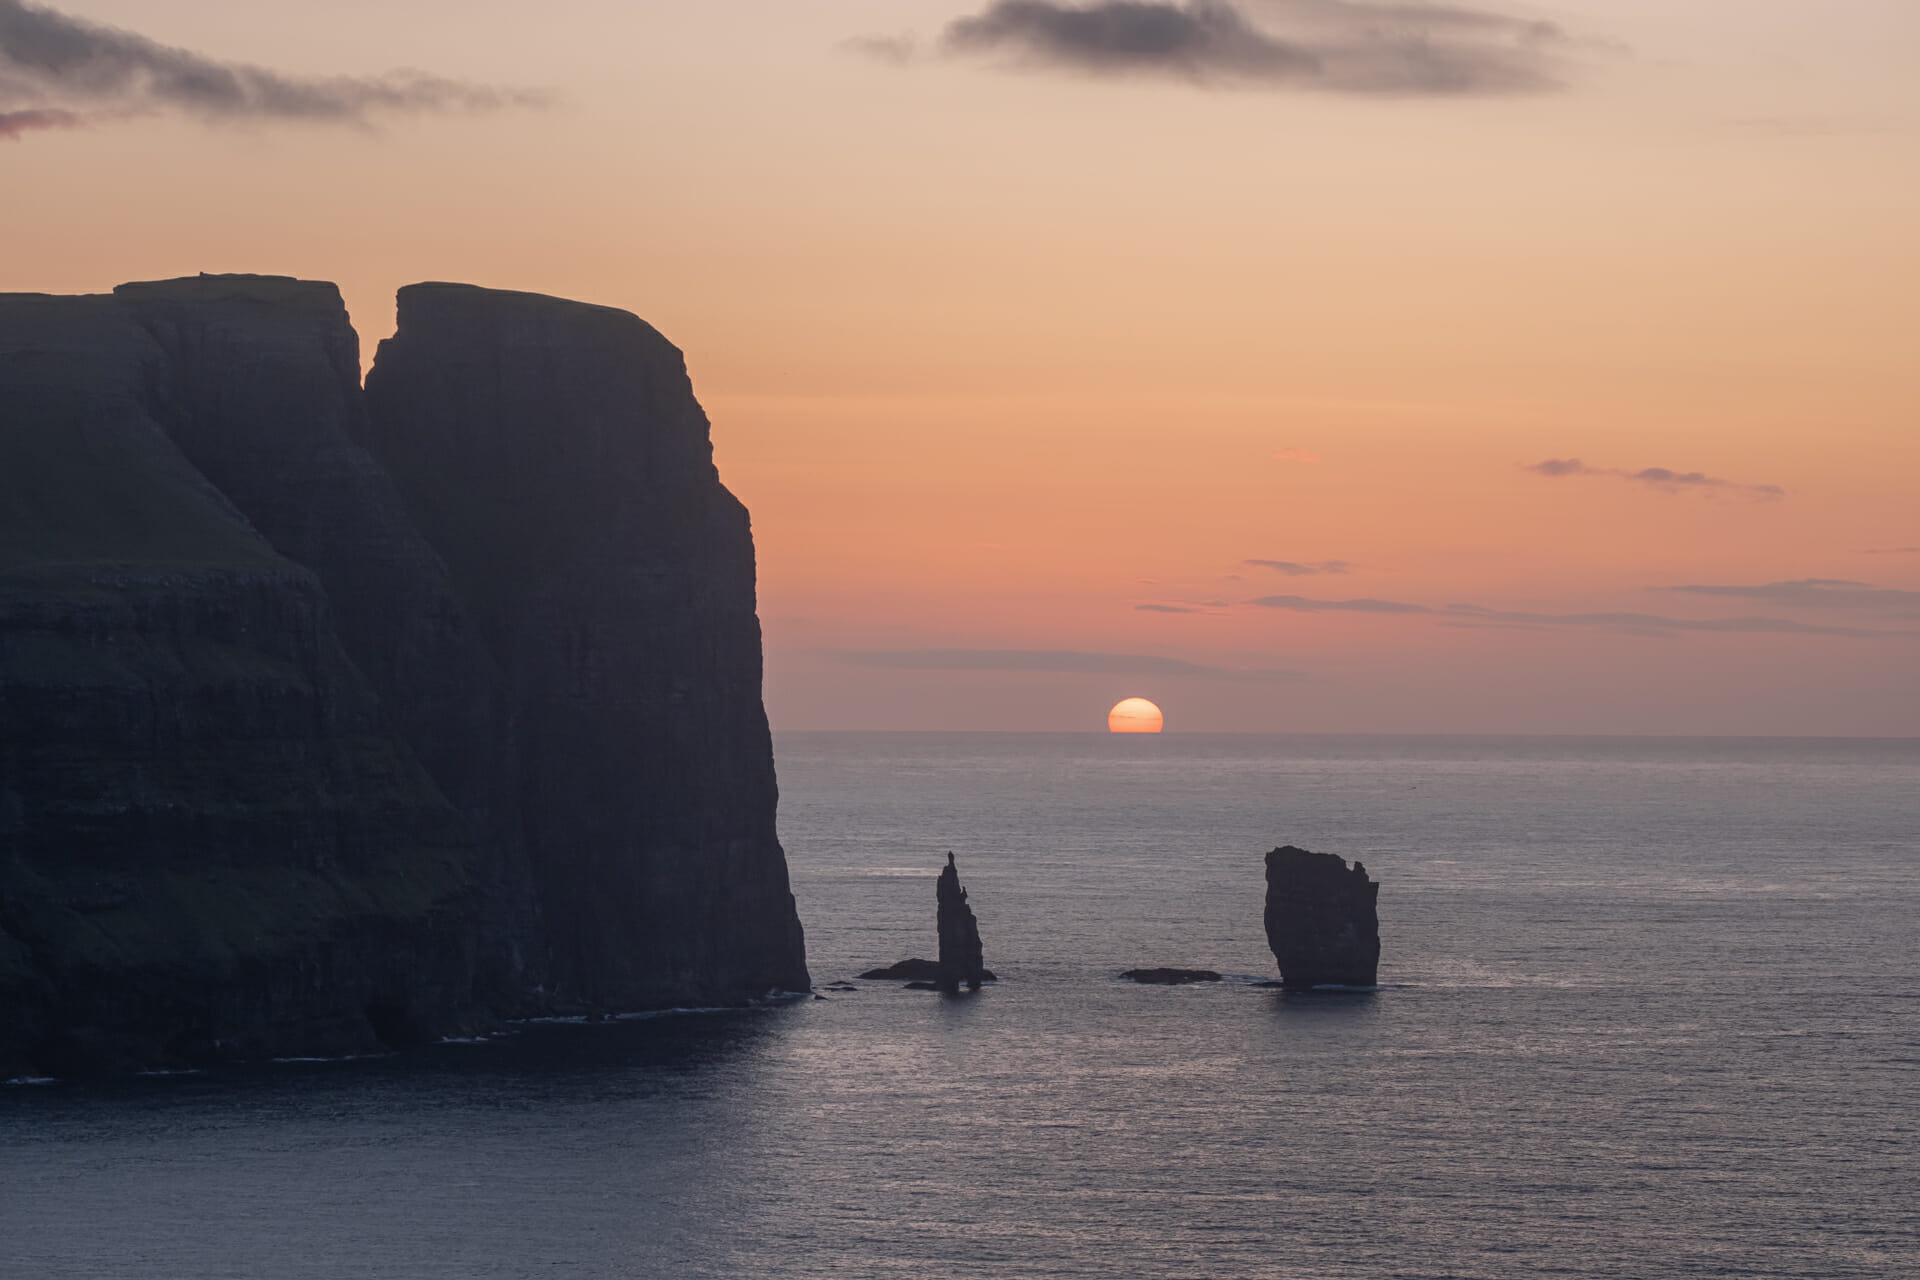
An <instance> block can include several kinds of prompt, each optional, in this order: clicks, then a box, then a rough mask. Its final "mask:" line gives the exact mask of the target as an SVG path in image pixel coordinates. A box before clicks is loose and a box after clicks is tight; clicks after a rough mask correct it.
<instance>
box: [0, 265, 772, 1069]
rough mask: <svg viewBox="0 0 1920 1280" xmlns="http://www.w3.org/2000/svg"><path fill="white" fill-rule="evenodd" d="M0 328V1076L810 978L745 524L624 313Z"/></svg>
mask: <svg viewBox="0 0 1920 1280" xmlns="http://www.w3.org/2000/svg"><path fill="white" fill-rule="evenodd" d="M375 375H376V376H372V377H370V378H369V384H368V390H367V391H366V392H365V393H363V392H362V389H361V387H360V385H359V356H358V339H357V337H356V336H355V334H354V332H353V329H352V327H351V325H350V323H349V322H348V319H347V316H346V313H345V310H344V308H343V307H342V305H341V303H340V298H339V294H338V291H337V290H335V289H334V288H333V287H332V286H331V285H325V284H318V283H312V282H302V281H294V280H285V279H278V278H272V277H248V276H242V277H200V278H198V279H193V280H179V281H165V282H159V283H153V284H140V285H129V286H123V287H122V288H121V289H119V290H117V291H116V292H115V294H114V295H113V296H111V297H108V296H93V297H79V298H54V297H47V296H43V295H0V405H4V407H5V412H4V413H0V1009H5V1010H6V1011H7V1013H8V1017H6V1018H5V1019H0V1075H21V1074H66V1073H72V1072H82V1071H87V1070H118V1069H125V1068H135V1067H170V1066H181V1065H191V1064H196V1063H200V1062H206V1061H215V1060H220V1059H225V1058H257V1057H272V1056H323V1055H331V1054H337V1053H345V1052H354V1051H364V1050H366V1049H369V1048H375V1047H378V1046H380V1045H382V1044H386V1045H398V1044H411V1043H416V1042H418V1041H420V1040H422V1039H429V1038H436V1037H439V1036H443V1035H452V1034H459V1033H461V1032H464V1031H469V1030H471V1029H473V1028H474V1027H476V1026H479V1025H482V1024H484V1023H485V1022H486V1021H488V1020H489V1019H491V1018H495V1017H499V1016H510V1015H517V1014H523V1013H528V1012H538V1011H542V1010H545V1011H553V1010H556V1009H563V1010H566V1011H568V1012H587V1013H594V1012H601V1013H605V1012H615V1011H620V1010H624V1009H635V1008H644V1007H656V1006H666V1005H682V1004H715V1003H744V1002H745V1001H747V1000H749V999H751V998H753V997H755V996H758V995H760V994H761V993H763V992H765V991H766V990H767V989H768V988H769V987H777V988H780V989H785V990H806V989H807V986H808V980H807V973H806V964H805V953H804V944H803V939H802V935H801V930H800V923H799V919H798V916H797V914H796V913H795V910H794V905H793V898H792V895H791V893H790V891H789V889H788V883H787V873H786V863H785V857H784V854H783V853H782V851H781V849H780V846H779V844H778V841H777V840H776V838H775V836H774V806H775V799H776V793H775V788H774V779H773V762H772V754H771V744H770V739H769V737H768V733H767V726H766V717H765V713H764V711H763V709H762V707H761V703H760V692H759V690H760V639H759V625H758V622H757V620H756V618H755V615H754V580H753V579H754V569H753V548H752V541H751V534H750V531H749V529H748V525H747V518H746V513H745V511H744V509H742V508H741V507H740V505H739V503H737V502H736V501H735V500H734V499H733V498H732V496H731V495H730V494H728V493H727V492H726V490H725V489H724V488H722V487H721V485H720V483H719V479H718V477H717V475H716V474H715V472H714V469H713V466H712V461H711V453H710V446H709V444H708V440H707V426H706V419H705V417H704V415H703V414H702V413H701V411H700V408H699V405H698V404H697V403H696V402H695V401H694V399H693V396H692V391H691V387H690V385H689V384H688V381H687V378H686V373H685V369H684V364H683V362H682V360H681V357H680V354H679V352H678V351H676V350H675V349H674V348H673V347H672V346H671V345H670V344H668V343H667V342H666V341H665V339H663V338H661V337H660V335H659V334H657V333H655V332H654V331H653V330H652V329H650V328H648V327H647V326H646V325H645V324H643V323H642V322H640V321H639V320H638V319H636V318H634V317H633V316H630V315H626V314H625V313H622V312H617V311H611V310H609V309H606V308H601V307H588V306H583V305H580V304H574V303H567V302H562V301H559V300H556V299H549V298H540V297H536V296H533V295H525V294H501V293H495V292H491V291H487V290H479V289H468V288H465V287H463V286H449V285H430V286H416V287H414V288H412V289H409V290H406V291H403V294H402V298H401V306H400V328H399V332H398V333H397V334H396V335H395V337H394V338H393V339H391V340H389V342H388V343H384V344H382V351H381V354H380V358H379V360H378V361H377V362H376V370H375Z"/></svg>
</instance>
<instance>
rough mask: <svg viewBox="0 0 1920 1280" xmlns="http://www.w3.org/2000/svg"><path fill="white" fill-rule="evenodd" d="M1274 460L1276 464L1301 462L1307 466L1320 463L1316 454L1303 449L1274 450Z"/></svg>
mask: <svg viewBox="0 0 1920 1280" xmlns="http://www.w3.org/2000/svg"><path fill="white" fill-rule="evenodd" d="M1273 456H1274V459H1275V460H1276V461H1278V462H1302V463H1307V464H1309V465H1311V464H1313V463H1315V462H1318V461H1320V455H1319V454H1317V453H1308V452H1307V451H1306V450H1305V449H1275V450H1274V451H1273Z"/></svg>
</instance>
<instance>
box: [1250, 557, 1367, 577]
mask: <svg viewBox="0 0 1920 1280" xmlns="http://www.w3.org/2000/svg"><path fill="white" fill-rule="evenodd" d="M1241 563H1242V564H1250V565H1253V566H1255V567H1256V568H1260V569H1272V570H1273V571H1274V572H1275V573H1284V574H1286V575H1287V576H1288V577H1289V578H1307V577H1312V576H1314V575H1316V574H1322V573H1345V572H1347V570H1349V569H1351V568H1352V567H1353V566H1352V565H1350V564H1348V563H1347V562H1346V561H1345V560H1315V561H1311V562H1305V563H1303V562H1301V561H1299V560H1243V561H1241Z"/></svg>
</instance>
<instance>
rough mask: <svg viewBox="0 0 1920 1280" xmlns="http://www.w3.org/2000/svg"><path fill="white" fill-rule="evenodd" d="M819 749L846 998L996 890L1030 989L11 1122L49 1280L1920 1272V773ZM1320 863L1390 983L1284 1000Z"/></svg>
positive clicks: (716, 1020) (1768, 749)
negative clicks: (937, 919)
mask: <svg viewBox="0 0 1920 1280" xmlns="http://www.w3.org/2000/svg"><path fill="white" fill-rule="evenodd" d="M776 751H777V755H778V758H779V768H780V780H781V791H782V799H781V832H782V838H783V840H784V842H785V844H786V847H787V851H788V858H789V862H790V865H791V867H792V872H793V882H794V890H795V893H796V895H797V897H798V899H799V904H800V912H801V917H802V919H803V920H804V921H805V923H806V927H807V940H808V954H809V961H810V965H811V968H812V972H813V977H814V981H815V983H816V984H819V985H821V986H824V985H825V984H826V983H829V982H832V981H834V980H837V979H843V978H849V977H851V976H852V975H854V974H855V973H857V972H859V971H860V970H862V969H866V968H869V967H872V966H875V965H882V964H888V963H891V962H893V961H895V960H900V959H904V958H906V957H908V956H912V955H921V956H931V955H932V954H933V953H934V947H935V943H934V930H933V901H934V897H933V884H934V876H935V874H936V873H937V872H938V870H939V868H940V867H941V866H942V865H943V864H944V862H945V856H946V853H947V852H948V851H949V850H951V851H952V852H953V853H954V854H955V855H956V858H957V860H958V866H959V870H960V874H961V878H962V880H963V881H964V882H965V884H966V885H967V888H968V889H969V891H970V893H971V899H972V905H973V907H974V909H975V911H976V913H977V915H978V917H979V920H980V930H981V935H982V938H983V940H984V943H985V949H986V960H987V964H988V965H989V967H991V968H992V969H994V970H995V971H996V972H997V973H998V975H999V977H1000V981H999V982H998V983H997V984H994V985H991V986H989V987H987V988H985V989H983V990H982V991H980V992H979V993H977V994H974V995H971V996H966V995H963V996H960V997H944V996H941V995H939V994H936V993H930V992H917V991H908V990H904V989H902V988H900V987H898V986H897V985H894V984H887V983H872V982H856V983H855V986H856V987H857V989H856V990H853V991H849V992H838V991H826V992H823V993H822V994H824V995H825V996H826V997H827V998H826V999H811V998H807V999H800V1000H792V1001H786V1002H782V1003H777V1004H773V1005H769V1006H768V1007H765V1008H759V1009H752V1010H744V1011H727V1012H689V1013H676V1014H667V1015H658V1016H650V1017H645V1018H636V1019H631V1020H626V1021H620V1022H615V1023H611V1024H606V1025H598V1026H584V1025H570V1024H542V1025H532V1026H527V1027H524V1028H521V1029H519V1030H518V1031H517V1032H515V1033H514V1034H511V1035H506V1036H502V1037H498V1038H495V1039H492V1040H488V1041H486V1042H483V1043H475V1044H445V1045H437V1046H433V1047H431V1048H429V1049H424V1050H420V1051H416V1052H412V1053H404V1054H394V1055H387V1056H382V1057H377V1058H370V1059H365V1060H360V1061H347V1062H309V1063H282V1064H273V1065H263V1066H254V1067H246V1068H232V1069H222V1070H217V1071H212V1072H208V1073H204V1074H190V1075H175V1076H164V1077H142V1078H135V1079H130V1080H118V1081H108V1082H95V1083H87V1084H72V1083H52V1084H38V1085H15V1086H12V1087H7V1088H0V1275H3V1276H5V1277H8V1278H9V1280H11V1278H12V1277H21V1278H23V1280H26V1278H31V1280H59V1278H65V1277H138V1278H140V1280H162V1278H172V1277H182V1278H186V1277H192V1278H193V1280H218V1278H224V1277H233V1278H236V1280H240V1278H244V1280H296V1278H297V1280H308V1278H313V1280H319V1278H321V1277H326V1278H328V1280H333V1278H335V1277H346V1276H351V1277H378V1278H383V1280H384V1278H387V1277H391V1278H393V1280H401V1278H403V1277H404V1278H406V1280H430V1278H438V1277H449V1278H451V1277H462V1278H465V1277H486V1278H493V1277H500V1278H506V1277H569V1278H571V1277H592V1278H598V1277H608V1278H613V1277H621V1278H626V1277H790V1276H791V1277H811V1276H834V1277H844V1278H848V1280H865V1278H872V1280H879V1278H883V1277H886V1278H893V1277H899V1278H908V1277H911V1278H914V1280H918V1278H921V1277H936V1276H938V1277H1008V1278H1015V1277H1017V1278H1020V1280H1032V1278H1039V1277H1154V1278H1159V1277H1183V1278H1184V1277H1194V1278H1196V1280H1199V1278H1203V1277H1204V1278H1207V1280H1240V1278H1242V1277H1247V1278H1252V1277H1260V1278H1262V1280H1267V1278H1270V1277H1292V1278H1297V1280H1310V1278H1318V1277H1342V1278H1347V1277H1360V1278H1366V1280H1373V1278H1376V1277H1379V1278H1385V1277H1421V1278H1428V1277H1432V1278H1439V1277H1461V1278H1466V1277H1485V1278H1488V1280H1494V1278H1498V1280H1506V1278H1508V1277H1537V1276H1568V1277H1602V1276H1604V1277H1633V1278H1635V1280H1646V1278H1653V1277H1674V1276H1765V1277H1809V1278H1815V1277H1817V1278H1819V1280H1841V1278H1844V1277H1869V1276H1871V1277H1912V1276H1920V1132H1917V1130H1920V741H1912V740H1901V741H1891V740H1865V741H1835V740H1782V739H1751V740H1677V739H1632V740H1630V739H1576V738H1511V739H1500V738H1388V737H1260V736H1238V735H1236V736H1218V737H1209V736H1193V735H1179V734H1166V735H1161V736H1158V737H1152V736H1093V735H1061V736H1049V735H1025V734H1023V735H990V734H897V735H896V734H791V733H789V734H781V735H779V736H778V737H777V739H776ZM1277 844H1296V845H1302V846H1305V847H1307V848H1310V849H1315V850H1320V851H1323V852H1329V853H1338V854H1341V855H1343V856H1345V857H1347V858H1359V859H1361V860H1363V861H1364V862H1365V863H1366V866H1367V868H1368V871H1369V872H1370V873H1371V874H1372V875H1373V877H1374V878H1375V879H1376V880H1378V881H1379V882H1380V884H1381V890H1380V916H1381V935H1382V956H1381V970H1380V979H1381V985H1380V987H1379V988H1378V989H1377V990H1372V991H1354V992H1338V993H1329V992H1316V993H1310V994H1292V993H1283V992H1280V991H1277V990H1274V989H1271V988H1265V987H1260V986H1257V985H1255V983H1257V982H1260V981H1265V980H1269V979H1272V978H1274V977H1276V976H1277V973H1276V970H1275V967H1274V963H1273V959H1272V956H1271V954H1270V953H1269V952H1268V950H1267V947H1266V940H1265V936H1264V934H1263V931H1262V925H1261V911H1262V905H1263V895H1264V890H1265V886H1264V880H1263V868H1262V855H1263V854H1264V853H1265V852H1266V850H1268V849H1269V848H1272V847H1273V846H1275V845H1277ZM1163 965H1171V966H1183V967H1204V968H1211V969H1216V970H1219V971H1221V972H1222V973H1224V974H1226V975H1227V976H1228V980H1227V981H1225V982H1222V983H1220V984H1209V985H1204V986H1190V987H1174V988H1168V987H1143V986H1136V985H1134V984H1132V983H1128V982H1122V981H1120V980H1118V978H1117V975H1118V974H1119V973H1120V971H1121V970H1123V969H1127V968H1132V967H1136V966H1163Z"/></svg>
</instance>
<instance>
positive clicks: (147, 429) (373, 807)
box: [0, 295, 475, 1072]
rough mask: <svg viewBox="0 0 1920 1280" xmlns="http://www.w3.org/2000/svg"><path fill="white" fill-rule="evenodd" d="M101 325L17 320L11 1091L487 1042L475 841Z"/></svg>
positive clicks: (10, 346) (3, 348) (82, 317)
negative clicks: (475, 975) (476, 1002)
mask: <svg viewBox="0 0 1920 1280" xmlns="http://www.w3.org/2000/svg"><path fill="white" fill-rule="evenodd" d="M165 372H166V358H165V355H164V353H163V352H162V351H161V350H160V349H159V348H158V346H157V345H156V344H154V343H153V342H152V340H151V339H150V338H149V337H148V335H147V334H146V333H145V332H144V330H142V329H141V328H140V326H139V325H138V324H137V323H135V322H134V321H133V318H132V317H131V316H130V315H129V314H128V313H127V312H126V310H125V309H124V308H123V307H121V306H119V305H118V304H116V303H114V302H113V301H112V300H111V299H105V298H44V297H33V296H25V297H23V296H17V295H16V296H7V297H0V1008H4V1009H5V1010H6V1017H5V1018H4V1019H0V1072H13V1071H18V1070H34V1071H53V1072H68V1071H87V1070H99V1069H109V1070H110V1069H118V1068H125V1067H133V1066H168V1065H181V1064H183V1063H190V1062H198V1061H205V1060H209V1059H212V1058H217V1057H222V1056H263V1055H272V1054H277V1053H301V1052H346V1051H351V1050H358V1049H367V1048H374V1047H378V1046H379V1045H380V1044H381V1043H383V1042H385V1043H395V1042H400V1041H404V1040H406V1039H409V1038H412V1037H416V1036H421V1035H428V1034H433V1033H434V1032H436V1031H441V1030H450V1029H453V1028H456V1027H458V1026H460V1025H462V1023H463V1022H464V1021H465V1020H466V1019H467V1018H469V1017H470V1016H471V1015H472V1013H473V1009H472V1005H471V997H470V995H469V991H470V989H471V987H472V985H473V983H472V976H471V972H470V969H471V964H472V953H473V947H474V920H475V911H474V903H473V897H474V895H473V886H472V879H471V876H470V874H469V871H468V862H469V859H470V844H471V837H470V833H469V830H468V826H467V824H466V822H465V821H464V819H463V818H462V816H461V815H460V814H459V813H458V812H457V811H456V810H455V809H454V808H453V807H452V806H451V805H449V804H448V803H447V802H446V800H445V799H444V798H443V797H442V796H441V794H440V793H439V792H438V790H437V789H436V788H435V787H434V786H433V783H432V781H431V780H430V779H429V778H428V777H427V776H426V775H425V774H424V773H423V772H422V770H421V769H420V767H419V765H418V764H417V763H416V762H415V761H414V760H413V758H412V757H411V755H410V754H409V753H408V752H407V751H406V750H405V748H404V747H403V746H401V745H400V744H399V743H398V742H397V741H396V740H395V739H394V738H393V737H392V736H391V735H390V734H389V733H388V732H387V731H386V729H385V727H384V725H383V723H382V719H381V715H380V709H379V704H378V702H377V700H376V698H375V697H374V695H373V692H372V691H371V689H369V688H368V686H367V684H366V682H365V680H363V679H362V678H361V676H360V674H359V672H358V671H357V670H355V668H354V666H353V664H352V663H351V662H350V661H349V660H348V658H347V656H346V654H345V653H344V651H343V650H342V648H341V646H340V644H339V642H338V640H337V638H336V636H335V634H334V631H333V627H332V616H331V610H330V606H329V603H328V601H327V598H326V596H325V595H324V593H323V591H322V589H321V586H320V584H319V583H318V582H317V581H316V580H315V578H314V577H313V575H312V574H310V573H308V572H307V571H306V570H305V569H303V568H301V567H300V566H298V565H296V564H293V563H291V562H290V561H288V560H286V559H285V558H283V557H281V556H279V555H277V554H276V553H275V551H274V549H273V548H272V546H270V545H269V544H268V543H267V542H266V541H265V540H264V539H262V538H261V537H260V536H259V535H258V533H257V532H256V531H255V530H254V529H253V528H251V527H250V526H249V525H248V523H247V522H246V520H245V519H244V518H243V517H242V516H241V515H240V514H239V512H238V511H237V510H236V509H235V508H234V507H233V505H232V504H231V503H229V502H228V501H227V500H226V498H225V497H224V496H222V495H221V493H220V492H219V491H218V490H216V489H215V488H214V487H213V486H212V485H211V484H209V483H208V482H207V480H206V479H205V477H204V476H202V475H201V474H200V473H198V472H197V471H196V470H195V468H194V467H193V466H192V465H191V464H190V463H188V462H187V460H186V459H185V458H184V457H182V456H181V454H180V453H179V451H178V450H177V449H176V448H174V446H173V445H172V444H171V443H170V442H169V440H168V439H167V436H166V435H165V433H164V432H163V431H162V430H161V429H160V426H159V424H158V422H157V421H156V420H155V419H154V417H153V416H152V414H151V413H150V412H149V406H150V404H151V402H152V399H153V393H154V389H155V387H156V386H157V385H158V384H159V383H160V382H161V381H162V380H163V378H164V376H165Z"/></svg>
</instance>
